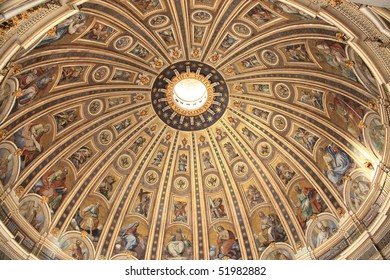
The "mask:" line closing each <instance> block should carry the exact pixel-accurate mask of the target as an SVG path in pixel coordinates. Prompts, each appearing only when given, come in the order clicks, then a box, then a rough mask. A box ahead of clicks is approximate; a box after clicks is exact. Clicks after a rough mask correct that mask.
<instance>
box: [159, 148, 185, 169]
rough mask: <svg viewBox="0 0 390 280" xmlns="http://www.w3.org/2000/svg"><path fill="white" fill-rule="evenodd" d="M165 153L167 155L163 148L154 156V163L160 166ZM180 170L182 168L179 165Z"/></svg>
mask: <svg viewBox="0 0 390 280" xmlns="http://www.w3.org/2000/svg"><path fill="white" fill-rule="evenodd" d="M164 155H165V152H164V151H163V150H159V151H158V152H157V154H156V156H155V157H154V159H153V162H152V165H154V166H160V164H161V161H162V160H163V158H164ZM179 162H180V159H179ZM179 170H180V167H179Z"/></svg>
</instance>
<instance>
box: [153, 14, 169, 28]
mask: <svg viewBox="0 0 390 280" xmlns="http://www.w3.org/2000/svg"><path fill="white" fill-rule="evenodd" d="M168 23H169V18H168V17H167V16H164V15H157V16H154V17H152V18H151V19H150V20H149V25H150V26H152V27H162V26H165V25H167V24H168Z"/></svg>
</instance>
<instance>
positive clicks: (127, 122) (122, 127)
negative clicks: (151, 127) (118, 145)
mask: <svg viewBox="0 0 390 280" xmlns="http://www.w3.org/2000/svg"><path fill="white" fill-rule="evenodd" d="M131 124H132V123H131V120H130V119H124V120H123V121H121V122H120V123H118V124H116V125H114V128H115V130H116V131H117V132H118V133H121V132H122V131H123V130H125V129H126V128H128V127H129V126H130V125H131Z"/></svg>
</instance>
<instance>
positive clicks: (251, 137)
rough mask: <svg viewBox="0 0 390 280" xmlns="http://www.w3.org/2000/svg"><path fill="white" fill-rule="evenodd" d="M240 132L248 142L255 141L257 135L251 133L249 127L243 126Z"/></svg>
mask: <svg viewBox="0 0 390 280" xmlns="http://www.w3.org/2000/svg"><path fill="white" fill-rule="evenodd" d="M241 131H242V134H244V135H245V136H246V137H247V138H248V140H249V141H250V142H255V141H256V140H257V139H258V138H259V137H258V136H257V135H256V134H254V133H253V131H251V130H250V129H249V128H247V127H243V128H242V130H241Z"/></svg>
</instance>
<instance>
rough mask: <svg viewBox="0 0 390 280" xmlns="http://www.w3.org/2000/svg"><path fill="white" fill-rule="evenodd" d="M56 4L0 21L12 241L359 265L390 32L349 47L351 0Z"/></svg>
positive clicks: (356, 29) (4, 199)
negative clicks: (352, 261) (354, 261)
mask: <svg viewBox="0 0 390 280" xmlns="http://www.w3.org/2000/svg"><path fill="white" fill-rule="evenodd" d="M0 2H1V1H0ZM62 2H64V3H65V2H69V3H68V4H66V5H65V4H60V3H58V2H56V1H52V2H50V3H47V4H42V5H41V6H38V7H36V8H33V9H30V10H28V13H27V15H26V16H25V17H23V16H20V17H19V18H18V17H16V18H18V19H19V21H18V22H17V23H16V27H15V26H13V27H12V26H11V27H10V26H8V25H9V22H10V21H3V23H2V30H3V32H2V35H1V36H2V39H1V40H0V43H1V45H0V47H1V48H7V51H4V54H3V56H4V57H6V58H7V59H6V60H4V61H7V63H8V64H7V65H3V67H1V68H4V69H5V70H3V72H2V76H1V77H2V89H1V91H0V108H1V110H0V130H1V136H0V139H1V140H2V141H1V142H0V176H1V177H0V190H1V192H0V197H1V204H0V205H1V207H0V209H1V211H0V212H1V215H0V218H1V220H2V224H3V225H4V228H7V230H8V231H7V232H8V233H9V234H10V236H11V237H10V238H11V239H13V240H14V241H13V243H12V244H14V245H12V244H11V243H10V244H11V245H12V246H16V247H18V248H19V249H20V251H23V252H27V254H30V257H31V256H32V258H38V259H72V258H73V259H334V258H342V257H340V256H342V255H343V254H344V253H345V252H347V253H348V254H347V253H345V254H347V255H346V257H348V258H359V257H361V255H362V254H363V253H365V251H364V252H359V249H358V246H357V245H356V240H363V239H362V238H363V237H362V236H363V235H364V236H366V235H367V234H368V233H371V230H373V229H372V228H375V230H377V231H378V232H380V234H382V235H380V234H379V235H380V236H381V238H382V236H384V235H386V234H387V235H386V236H387V238H388V237H389V236H388V235H389V234H388V233H386V232H385V231H384V230H385V228H388V223H387V226H386V224H385V220H386V219H385V218H382V220H381V221H380V222H378V221H377V219H376V217H377V216H378V213H381V211H382V210H380V209H382V208H381V207H384V205H386V203H387V209H388V201H389V199H388V196H387V194H388V191H389V189H388V188H389V184H388V181H387V185H386V184H385V183H384V182H385V180H386V176H387V175H386V172H388V170H387V171H386V166H388V165H389V152H388V145H389V143H390V141H389V134H388V122H389V107H388V81H389V64H387V63H386V61H387V62H388V61H389V60H388V58H389V50H388V49H386V48H383V47H382V48H380V47H378V46H379V45H380V43H386V42H385V41H386V40H389V38H388V37H386V36H384V35H383V34H382V35H380V33H379V35H378V36H377V41H375V40H374V41H369V40H368V41H363V40H361V38H363V35H364V32H366V31H367V30H363V31H362V30H361V29H362V26H361V25H359V24H360V21H359V20H358V19H356V20H355V21H354V25H352V21H353V20H352V19H353V17H354V16H356V15H357V14H358V13H359V10H358V9H357V7H358V6H357V5H355V4H351V3H346V2H343V3H341V4H339V5H336V4H335V6H331V5H328V4H327V5H325V4H323V3H322V2H326V1H311V2H316V3H310V2H309V1H276V0H261V1H254V0H252V1H243V0H230V1H217V0H191V1H190V0H189V1H174V0H171V1H168V0H147V1H146V0H143V1H141V0H126V1H106V0H93V1H62ZM79 2H80V3H79ZM334 2H338V1H334ZM356 17H357V16H356ZM15 21H16V20H15ZM6 23H7V24H8V25H6ZM11 23H12V22H11ZM17 24H19V25H17ZM17 28H19V29H17ZM4 30H5V31H4ZM368 36H369V35H368V34H366V37H368ZM373 36H375V35H373ZM381 36H382V37H381ZM363 39H364V38H363ZM15 44H16V45H17V46H18V47H16V45H15ZM13 49H15V50H14V51H13ZM386 55H387V56H386ZM183 81H184V83H183ZM386 83H387V85H386ZM198 89H200V91H199V95H197V94H195V90H198ZM386 102H387V103H386ZM386 106H387V107H386ZM386 110H387V111H386ZM387 180H388V179H387ZM378 209H379V210H378ZM381 217H382V216H381ZM383 217H384V216H383ZM386 221H387V222H388V220H386ZM371 225H375V227H374V226H372V227H370V226H371ZM381 225H382V226H381ZM383 225H385V226H383ZM379 235H378V236H379ZM378 238H379V237H378ZM387 240H388V239H387ZM379 241H380V240H379V239H378V240H376V241H375V242H379ZM354 242H355V243H354ZM372 242H374V241H372ZM375 242H374V243H375ZM387 242H388V241H387ZM374 243H373V244H374ZM360 244H363V241H361V242H360ZM364 244H366V243H364ZM375 244H376V243H375ZM11 245H10V246H11ZM365 246H366V247H365V248H367V250H368V248H369V246H371V243H370V245H365ZM351 248H353V249H351ZM0 249H3V250H5V249H4V248H1V247H0ZM343 252H344V253H343ZM366 257H367V256H366ZM368 257H370V256H368ZM363 258H364V257H363Z"/></svg>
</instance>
